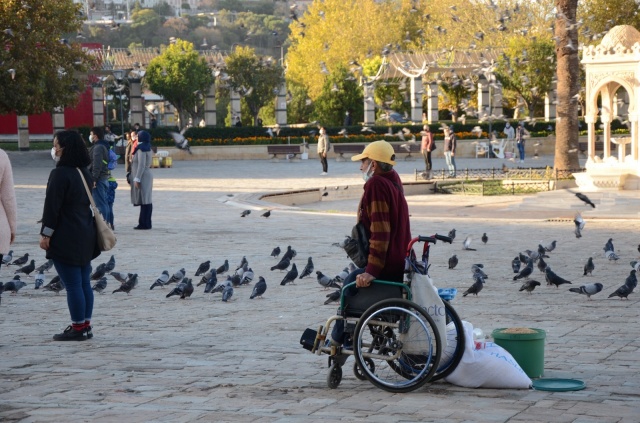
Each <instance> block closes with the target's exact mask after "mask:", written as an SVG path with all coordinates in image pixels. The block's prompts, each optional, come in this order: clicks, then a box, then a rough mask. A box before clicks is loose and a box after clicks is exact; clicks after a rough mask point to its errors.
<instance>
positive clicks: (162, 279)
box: [149, 270, 169, 289]
mask: <svg viewBox="0 0 640 423" xmlns="http://www.w3.org/2000/svg"><path fill="white" fill-rule="evenodd" d="M168 283H169V271H168V270H163V271H162V273H161V274H160V276H159V277H158V279H156V280H155V281H154V282H153V284H151V287H150V288H149V289H153V288H155V287H156V286H159V287H160V288H164V286H165V285H166V284H168Z"/></svg>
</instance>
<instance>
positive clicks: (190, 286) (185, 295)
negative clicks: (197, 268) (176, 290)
mask: <svg viewBox="0 0 640 423" xmlns="http://www.w3.org/2000/svg"><path fill="white" fill-rule="evenodd" d="M191 282H192V280H191V278H189V279H187V285H186V286H185V287H184V290H183V291H182V295H180V299H181V300H184V299H185V298H189V297H190V296H191V294H193V284H192V283H191Z"/></svg>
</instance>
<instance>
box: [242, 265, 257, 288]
mask: <svg viewBox="0 0 640 423" xmlns="http://www.w3.org/2000/svg"><path fill="white" fill-rule="evenodd" d="M254 276H255V274H254V273H253V269H251V268H248V269H247V270H246V271H245V272H244V273H243V274H242V278H241V279H240V285H249V284H250V283H251V281H252V280H253V278H254Z"/></svg>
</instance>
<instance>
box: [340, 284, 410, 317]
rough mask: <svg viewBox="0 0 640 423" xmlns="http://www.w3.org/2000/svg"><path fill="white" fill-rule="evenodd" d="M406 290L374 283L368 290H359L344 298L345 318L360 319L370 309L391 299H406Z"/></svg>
mask: <svg viewBox="0 0 640 423" xmlns="http://www.w3.org/2000/svg"><path fill="white" fill-rule="evenodd" d="M403 294H404V288H403V287H401V286H397V285H388V284H383V283H375V282H374V283H373V284H372V285H371V286H370V287H368V288H358V293H357V294H356V295H353V296H345V297H344V304H345V305H344V311H343V314H344V316H345V317H360V316H361V315H362V314H363V313H364V312H365V311H366V310H367V309H368V308H369V307H371V306H372V305H374V304H376V303H378V302H380V301H382V300H387V299H389V298H404V296H403Z"/></svg>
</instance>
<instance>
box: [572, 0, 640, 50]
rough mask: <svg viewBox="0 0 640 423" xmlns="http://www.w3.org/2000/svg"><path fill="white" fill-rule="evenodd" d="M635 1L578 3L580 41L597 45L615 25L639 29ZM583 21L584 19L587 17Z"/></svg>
mask: <svg viewBox="0 0 640 423" xmlns="http://www.w3.org/2000/svg"><path fill="white" fill-rule="evenodd" d="M639 7H640V6H639V4H638V1H636V0H589V1H581V2H579V3H578V12H577V14H578V16H581V17H582V19H579V21H581V22H582V25H581V27H580V29H579V31H580V41H581V42H584V43H586V44H589V43H591V44H593V43H598V42H599V40H600V38H602V36H603V35H604V34H605V33H606V32H607V31H609V30H610V29H611V28H613V27H614V26H616V25H631V26H634V27H635V28H640V12H639V11H638V8H639ZM587 16H588V19H585V18H584V17H587Z"/></svg>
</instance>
